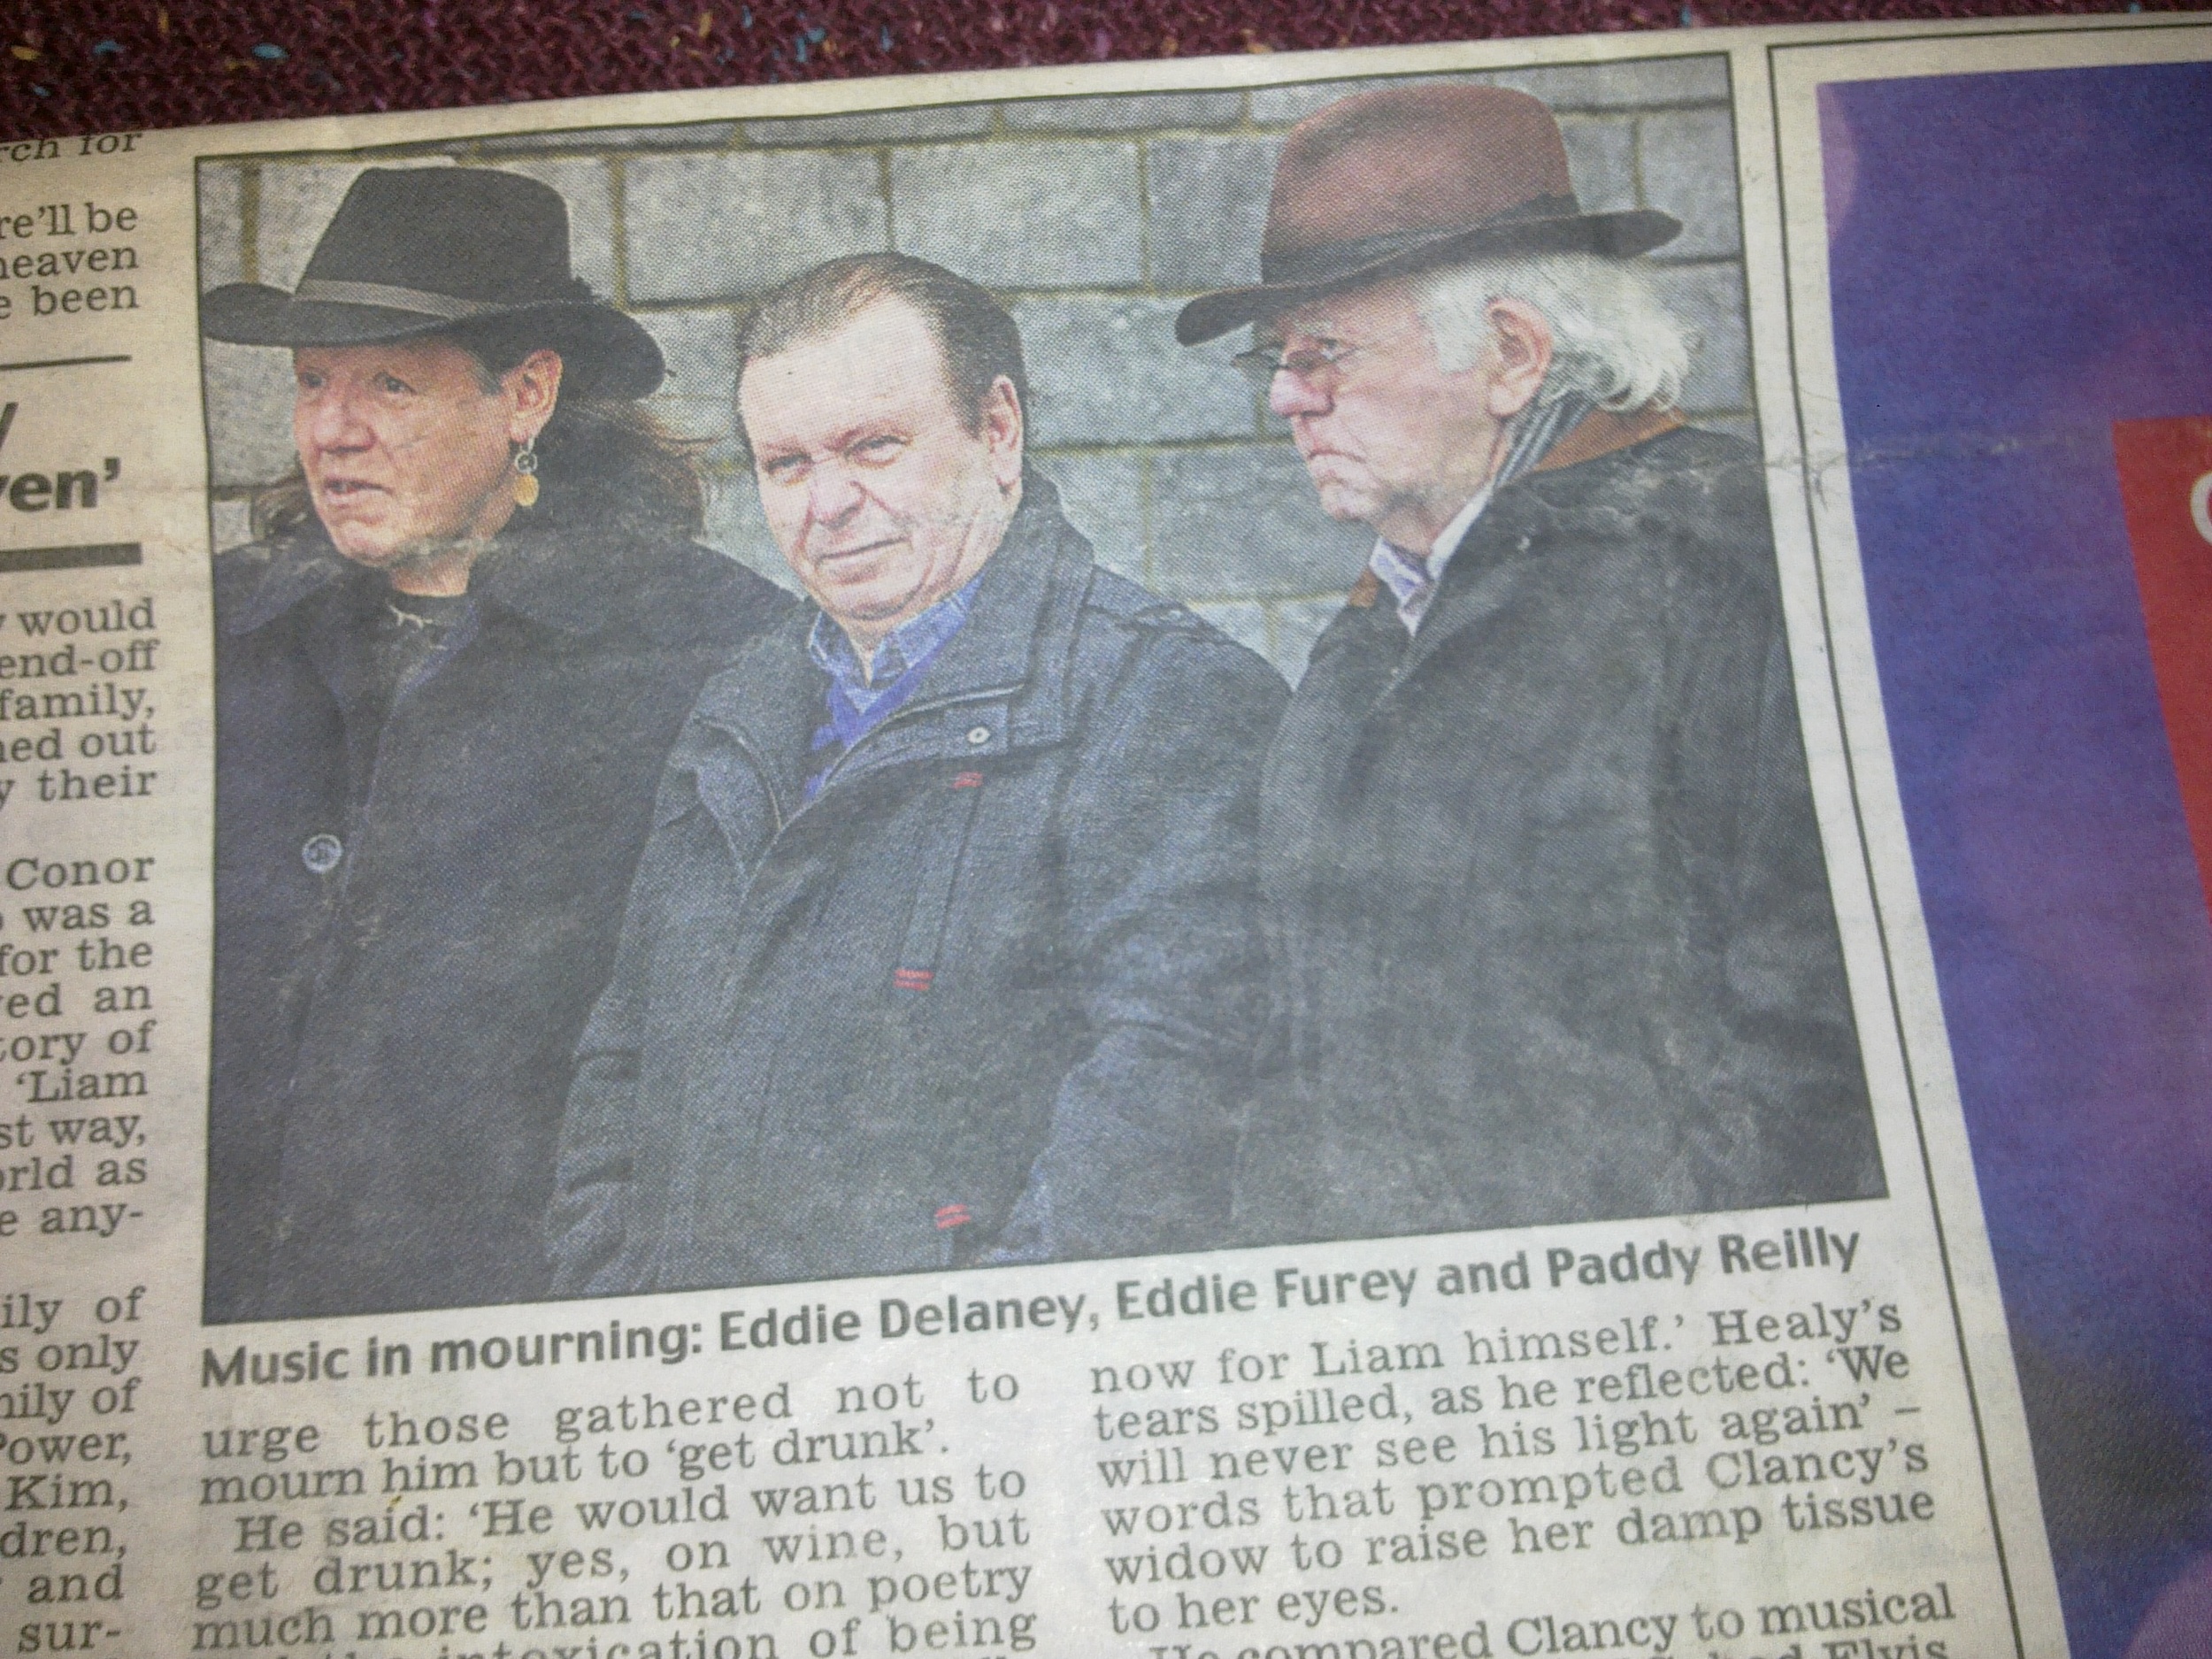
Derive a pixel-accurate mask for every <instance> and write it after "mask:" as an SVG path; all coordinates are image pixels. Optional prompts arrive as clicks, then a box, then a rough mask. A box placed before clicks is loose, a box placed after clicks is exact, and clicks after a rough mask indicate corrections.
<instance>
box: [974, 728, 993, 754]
mask: <svg viewBox="0 0 2212 1659" xmlns="http://www.w3.org/2000/svg"><path fill="white" fill-rule="evenodd" d="M989 741H991V728H990V727H989V726H970V727H969V728H968V747H969V748H970V749H981V748H982V747H983V746H984V745H985V744H986V743H987V742H989Z"/></svg>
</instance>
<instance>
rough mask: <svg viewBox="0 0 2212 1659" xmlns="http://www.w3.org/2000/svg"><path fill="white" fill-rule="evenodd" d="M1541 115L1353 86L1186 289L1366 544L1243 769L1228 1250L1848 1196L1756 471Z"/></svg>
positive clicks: (1842, 1021)
mask: <svg viewBox="0 0 2212 1659" xmlns="http://www.w3.org/2000/svg"><path fill="white" fill-rule="evenodd" d="M1679 229H1680V227H1679V225H1678V223H1677V222H1676V221H1675V220H1674V219H1671V218H1670V217H1668V216H1667V215H1665V214H1663V213H1658V212H1653V211H1625V212H1617V213H1585V212H1583V211H1581V209H1580V208H1579V206H1578V204H1577V202H1576V199H1575V196H1574V194H1573V188H1572V185H1571V180H1570V178H1569V173H1568V169H1567V161H1566V154H1565V150H1564V149H1563V145H1562V142H1561V140H1560V135H1559V128H1558V125H1557V123H1556V121H1555V119H1553V117H1552V115H1551V112H1550V111H1548V109H1546V108H1545V106H1544V105H1543V104H1540V103H1539V102H1538V101H1537V100H1536V99H1534V98H1531V97H1528V96H1525V95H1523V94H1519V93H1516V92H1509V91H1505V90H1502V89H1499V88H1482V87H1466V86H1438V85H1429V86H1420V87H1412V88H1394V89H1391V90H1388V91H1384V92H1379V93H1371V94H1368V95H1365V96H1358V97H1354V98H1349V99H1347V100H1345V101H1344V102H1342V103H1340V104H1334V105H1332V106H1331V107H1330V108H1328V109H1326V110H1324V111H1321V112H1320V113H1319V114H1317V115H1316V116H1314V117H1312V118H1311V119H1309V120H1307V121H1306V122H1304V123H1302V125H1301V126H1299V127H1297V128H1296V129H1295V130H1294V131H1293V133H1292V134H1290V136H1289V138H1288V140H1287V141H1286V144H1285V147H1284V150H1283V152H1282V155H1281V157H1280V159H1279V163H1278V165H1277V171H1276V176H1275V186H1274V193H1273V196H1272V198H1271V203H1270V207H1269V213H1268V223H1267V231H1266V238H1265V242H1264V244H1263V252H1262V257H1261V269H1262V280H1261V281H1260V282H1259V283H1258V284H1257V285H1256V286H1253V287H1249V288H1240V289H1235V290H1232V291H1228V292H1225V293H1220V294H1212V295H1208V296H1205V297H1203V298H1202V299H1199V300H1196V301H1194V302H1193V303H1191V304H1190V305H1189V306H1187V307H1186V308H1185V310H1184V311H1183V313H1182V315H1181V317H1180V318H1179V320H1178V324H1177V333H1178V334H1179V337H1180V338H1181V339H1182V340H1183V342H1185V343H1186V344H1192V343H1195V342H1199V341H1202V340H1206V339H1210V338H1213V337H1216V336H1217V335H1219V334H1225V333H1226V332H1228V331H1229V330H1230V329H1232V328H1234V327H1237V326H1240V325H1243V324H1251V325H1253V326H1254V328H1255V334H1256V345H1255V349H1253V350H1252V351H1249V352H1248V353H1246V354H1244V357H1243V358H1242V359H1241V360H1242V361H1243V362H1244V363H1245V364H1246V365H1248V367H1251V368H1252V369H1254V370H1255V371H1256V373H1255V378H1256V380H1258V381H1260V382H1261V383H1262V384H1263V386H1264V387H1265V388H1266V391H1267V395H1268V399H1269V403H1270V406H1271V409H1272V410H1273V411H1274V412H1275V413H1276V414H1277V415H1278V416H1279V417H1281V418H1282V419H1285V420H1286V421H1287V422H1288V423H1289V426H1290V428H1291V432H1292V434H1293V436H1294V439H1295V441H1296V443H1297V446H1298V449H1299V453H1300V454H1301V456H1302V457H1303V458H1304V460H1305V462H1306V465H1307V469H1308V471H1309V472H1310V475H1311V477H1312V479H1313V482H1314V485H1315V487H1316V488H1317V490H1318V492H1319V495H1320V500H1321V505H1322V507H1323V508H1324V509H1325V511H1327V512H1328V513H1329V514H1330V515H1331V516H1332V517H1333V518H1340V519H1345V520H1351V521H1357V522H1360V523H1363V524H1365V525H1367V526H1371V527H1372V528H1373V530H1374V531H1375V533H1376V537H1377V540H1376V543H1375V548H1374V551H1373V555H1372V557H1371V561H1370V564H1369V568H1368V571H1367V572H1366V574H1365V575H1364V576H1363V578H1362V579H1361V580H1360V582H1359V585H1358V586H1357V587H1356V588H1354V589H1353V591H1352V593H1351V595H1350V597H1349V599H1348V603H1347V604H1346V606H1345V608H1344V610H1343V611H1342V612H1341V614H1340V615H1339V616H1338V617H1337V618H1335V619H1334V621H1333V622H1332V623H1331V625H1330V626H1329V627H1328V628H1327V629H1326V630H1325V632H1324V633H1323V634H1322V635H1321V637H1320V639H1319V641H1317V643H1316V645H1315V647H1314V649H1313V654H1312V658H1311V663H1310V667H1309V669H1308V671H1307V673H1306V676H1305V679H1304V681H1303V682H1302V684H1301V685H1300V687H1299V688H1298V691H1297V695H1296V696H1295V698H1294V701H1293V703H1292V706H1291V709H1290V711H1289V713H1288V715H1287V716H1286V718H1285V720H1284V722H1283V724H1282V726H1280V728H1279V732H1278V734H1277V736H1276V739H1275V741H1274V744H1273V747H1272V749H1271V751H1270V755H1269V763H1268V770H1267V775H1266V781H1265V784H1264V787H1263V803H1264V804H1263V812H1264V824H1263V856H1264V859H1265V874H1266V880H1267V892H1268V916H1269V918H1270V928H1271V933H1270V944H1271V950H1272V955H1273V960H1272V964H1271V985H1272V992H1273V1010H1274V1031H1275V1042H1274V1049H1275V1052H1274V1054H1273V1056H1271V1058H1272V1068H1273V1071H1274V1082H1273V1084H1272V1086H1271V1087H1270V1088H1269V1089H1268V1090H1267V1091H1266V1093H1265V1094H1264V1095H1263V1100H1262V1101H1261V1102H1260V1104H1259V1105H1258V1107H1257V1108H1256V1110H1255V1112H1254V1114H1253V1117H1252V1118H1251V1121H1250V1123H1249V1125H1248V1132H1247V1135H1246V1140H1245V1144H1244V1148H1243V1152H1242V1155H1241V1162H1240V1172H1239V1178H1238V1181H1239V1185H1238V1206H1239V1210H1240V1230H1241V1231H1242V1232H1243V1233H1244V1234H1245V1235H1246V1236H1247V1237H1249V1238H1252V1239H1254V1240H1270V1241H1273V1240H1287V1239H1297V1238H1308V1239H1311V1238H1331V1237H1345V1236H1355V1235H1361V1234H1379V1233H1425V1232H1443V1231H1457V1230H1460V1229H1464V1228H1476V1227H1494V1226H1505V1225H1522V1224H1526V1223H1532V1222H1545V1221H1566V1220H1583V1219H1594V1218H1598V1217H1623V1216H1640V1215H1653V1214H1663V1213H1670V1212H1679V1211H1687V1210H1714V1209H1726V1208H1736V1207H1743V1206H1749V1205H1755V1204H1762V1205H1763V1204H1775V1203H1784V1202H1809V1201H1815V1200H1832V1199H1842V1198H1853V1197H1861V1196H1866V1195H1870V1194H1875V1193H1878V1192H1879V1191H1880V1190H1881V1189H1882V1175H1881V1170H1880V1165H1879V1162H1878V1156H1877V1153H1876V1148H1875V1145H1874V1140H1873V1133H1872V1126H1871V1120H1870V1112H1869V1110H1868V1103H1867V1096H1866V1088H1865V1082H1864V1078H1863V1071H1862V1069H1861V1066H1860V1063H1859V1060H1858V1055H1857V1048H1856V1044H1855V1037H1854V1031H1853V1025H1852V1017H1851V1010H1850V1005H1849V1002H1848V997H1847V990H1846V987H1845V981H1844V970H1843V961H1842V954H1841V950H1840V948H1839V942H1838V937H1837V930H1836V924H1835V918H1834V912H1833V910H1832V906H1831V904H1830V901H1829V897H1828V892H1827V884H1826V879H1825V871H1824V863H1823V857H1822V853H1821V848H1820V842H1819V837H1818V833H1817V830H1816V824H1815V819H1814V812H1813V805H1812V797H1811V791H1810V787H1809V779H1808V775H1807V771H1806V764H1805V755H1804V749H1803V743H1802V740H1801V736H1800V733H1799V730H1798V725H1797V710H1796V698H1795V695H1794V691H1793V684H1792V680H1791V672H1790V663H1789V654H1788V649H1787V644H1786V639H1785V637H1784V633H1783V626H1782V615H1781V604H1780V598H1779V593H1778V583H1777V580H1776V573H1775V567H1774V557H1773V548H1772V542H1771V539H1770V530H1769V526H1768V520H1767V511H1766V504H1765V496H1764V493H1763V483H1762V480H1761V476H1760V468H1759V465H1758V457H1756V455H1755V453H1754V451H1753V450H1752V449H1750V448H1749V446H1747V445H1745V444H1743V443H1741V442H1737V441H1735V440H1733V439H1730V438H1726V437H1723V436H1720V435H1717V434H1710V433H1703V432H1699V431H1696V430H1694V429H1693V428H1690V427H1689V426H1686V425H1685V424H1684V422H1683V420H1682V419H1681V417H1680V416H1679V415H1678V414H1677V413H1676V412H1675V411H1674V409H1673V404H1674V402H1675V399H1676V397H1677V395H1678V392H1679V391H1680V388H1681V385H1682V380H1683V378H1684V375H1685V373H1686V370H1687V366H1688V361H1689V356H1690V348H1689V343H1688V342H1687V340H1686V337H1685V334H1684V332H1683V330H1682V329H1681V328H1680V327H1679V326H1678V325H1677V324H1676V323H1675V322H1674V321H1673V320H1672V319H1671V318H1670V317H1669V316H1668V315H1667V314H1666V312H1665V311H1664V310H1663V308H1662V307H1661V306H1660V305H1659V304H1658V303H1656V302H1655V299H1654V298H1653V297H1652V295H1651V291H1650V288H1649V287H1648V286H1647V283H1646V282H1645V280H1644V279H1643V277H1642V275H1641V273H1640V270H1639V268H1638V267H1637V265H1635V263H1634V257H1635V256H1637V255H1639V254H1640V253H1644V252H1647V251H1648V250H1650V249H1652V248H1654V247H1656V246H1658V245H1659V244H1661V243H1662V242H1665V241H1667V240H1669V239H1670V238H1671V237H1672V236H1673V235H1674V234H1677V233H1678V230H1679Z"/></svg>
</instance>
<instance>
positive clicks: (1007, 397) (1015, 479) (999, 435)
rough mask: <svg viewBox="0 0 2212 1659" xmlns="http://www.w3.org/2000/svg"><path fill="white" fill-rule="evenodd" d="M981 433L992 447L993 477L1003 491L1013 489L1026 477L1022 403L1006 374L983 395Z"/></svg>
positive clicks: (993, 382)
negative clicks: (1023, 458) (1023, 456)
mask: <svg viewBox="0 0 2212 1659" xmlns="http://www.w3.org/2000/svg"><path fill="white" fill-rule="evenodd" d="M979 431H980V432H981V433H982V434H983V439H984V442H987V443H988V444H989V445H990V446H991V474H992V476H993V477H994V478H995V479H996V480H998V486H999V488H1001V489H1011V488H1014V486H1015V485H1017V484H1018V483H1020V482H1021V476H1022V400H1021V396H1020V395H1019V394H1018V393H1017V392H1016V391H1015V390H1014V382H1013V381H1011V380H1008V379H1007V378H1006V376H1004V375H1003V374H1002V375H1000V376H999V377H998V379H996V380H993V381H992V382H991V389H990V390H989V391H987V392H986V393H984V394H983V409H982V420H981V423H980V426H979Z"/></svg>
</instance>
